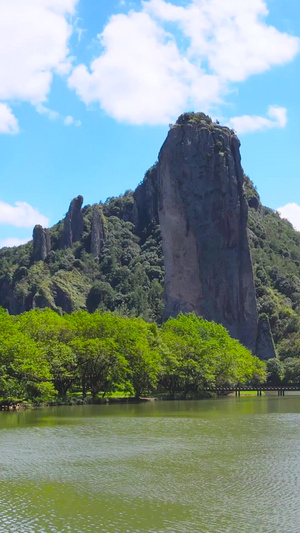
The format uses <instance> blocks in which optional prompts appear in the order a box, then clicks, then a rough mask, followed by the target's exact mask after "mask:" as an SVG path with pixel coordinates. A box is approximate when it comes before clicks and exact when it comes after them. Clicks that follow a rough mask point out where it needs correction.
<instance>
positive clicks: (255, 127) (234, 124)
mask: <svg viewBox="0 0 300 533" xmlns="http://www.w3.org/2000/svg"><path fill="white" fill-rule="evenodd" d="M268 117H269V118H267V117H260V116H257V115H242V116H241V117H233V118H231V119H230V120H229V122H228V123H227V126H229V128H233V129H234V130H235V131H236V132H237V133H239V134H243V133H252V132H254V131H263V130H268V129H270V128H284V127H285V126H286V124H287V110H286V108H285V107H278V106H270V107H269V109H268Z"/></svg>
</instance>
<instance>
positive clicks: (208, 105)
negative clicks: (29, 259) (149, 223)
mask: <svg viewBox="0 0 300 533" xmlns="http://www.w3.org/2000/svg"><path fill="white" fill-rule="evenodd" d="M299 77H300V3H299V0H243V1H241V0H226V2H225V1H224V0H170V1H168V2H167V1H164V0H145V1H141V0H135V1H129V0H26V2H24V0H0V79H1V84H0V143H1V152H0V175H1V193H0V246H4V245H14V244H17V243H21V242H24V241H26V240H29V239H30V238H31V235H32V229H33V226H34V225H35V224H37V223H40V224H42V225H43V226H51V225H53V224H54V223H56V222H57V221H58V220H60V219H61V218H62V217H63V216H64V214H65V213H66V211H67V209H68V206H69V203H70V201H71V199H72V198H73V197H75V196H77V195H78V194H81V195H83V197H84V201H85V203H86V204H87V203H95V202H98V201H100V200H102V201H105V199H106V198H107V197H109V196H114V195H118V194H121V193H123V192H124V191H125V190H126V189H134V188H135V187H136V186H137V184H138V183H139V182H140V181H141V180H142V179H143V176H144V174H145V172H146V170H147V169H148V168H149V167H150V166H151V165H152V164H153V163H155V161H156V159H157V155H158V152H159V149H160V146H161V144H162V143H163V141H164V139H165V137H166V135H167V132H168V125H169V123H172V122H174V121H175V120H176V118H177V116H178V115H179V114H180V113H182V112H184V111H191V110H194V111H204V112H207V113H208V114H210V115H211V116H212V117H213V118H214V119H218V120H219V121H220V122H221V124H228V125H230V126H231V127H233V128H234V129H235V130H236V131H237V132H238V134H239V137H240V139H241V143H242V145H241V154H242V164H243V167H244V170H245V172H246V174H248V175H249V176H250V178H251V179H252V180H253V182H254V184H255V185H256V186H257V189H258V191H259V193H260V195H261V199H262V202H263V203H264V204H265V205H268V206H269V207H272V208H273V209H279V210H280V212H281V213H282V215H283V216H285V217H286V218H289V219H290V220H291V221H292V223H293V224H294V226H295V227H297V228H298V229H299V230H300V207H299V204H300V185H299V174H300V171H299V163H298V152H299V116H300V98H299V89H300V81H299Z"/></svg>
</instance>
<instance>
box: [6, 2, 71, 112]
mask: <svg viewBox="0 0 300 533" xmlns="http://www.w3.org/2000/svg"><path fill="white" fill-rule="evenodd" d="M77 2H78V0H26V1H24V0H0V79H1V84H0V100H5V101H9V100H12V99H13V100H22V101H28V102H31V103H32V104H34V105H36V104H38V103H41V102H44V101H45V100H46V97H47V94H48V93H49V90H50V86H51V81H52V75H53V73H54V72H57V73H59V74H66V73H68V72H69V70H70V68H71V59H70V57H69V49H68V39H69V37H70V35H71V33H72V26H71V24H70V23H69V22H68V20H67V19H68V17H69V16H70V15H72V14H73V13H74V10H75V6H76V4H77Z"/></svg>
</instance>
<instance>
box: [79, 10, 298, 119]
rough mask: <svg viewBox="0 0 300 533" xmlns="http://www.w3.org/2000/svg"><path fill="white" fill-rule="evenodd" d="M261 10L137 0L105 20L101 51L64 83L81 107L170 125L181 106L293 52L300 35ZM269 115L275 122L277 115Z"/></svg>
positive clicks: (200, 104)
mask: <svg viewBox="0 0 300 533" xmlns="http://www.w3.org/2000/svg"><path fill="white" fill-rule="evenodd" d="M267 14H268V11H267V7H266V3H265V1H263V0H243V1H241V0H226V2H225V1H224V0H190V2H189V3H188V4H187V5H186V6H185V7H183V6H177V5H175V4H172V3H171V2H165V1H164V0H148V1H143V2H142V9H141V10H140V11H137V10H133V9H132V10H130V11H129V13H128V14H127V15H125V14H119V15H114V16H112V17H111V19H110V20H109V22H108V24H107V26H106V27H105V28H104V30H103V32H102V34H101V35H99V39H100V42H101V44H102V47H103V50H102V53H101V55H99V57H97V58H96V59H95V60H94V61H93V62H92V63H91V65H90V68H87V66H86V65H84V64H80V65H78V66H77V67H76V68H75V69H74V70H73V72H72V74H71V76H70V78H69V86H70V87H71V88H73V89H75V90H76V92H77V94H78V95H79V96H80V98H81V99H82V100H83V101H84V102H85V103H86V104H90V103H92V102H98V103H99V104H100V106H101V107H102V108H103V109H104V110H105V111H106V112H107V113H108V114H109V115H111V116H113V117H114V118H115V119H117V120H121V121H127V122H130V123H133V124H142V123H148V124H157V123H166V122H170V121H172V120H173V119H174V118H175V117H176V116H177V115H178V113H180V112H182V110H184V109H192V108H194V109H195V108H196V109H201V110H204V111H207V110H209V108H210V107H211V106H212V105H213V104H216V103H218V102H219V101H220V100H221V95H222V96H224V94H226V91H228V90H229V89H230V88H231V84H232V83H236V82H242V81H244V80H246V79H247V78H248V77H249V76H250V75H253V74H258V73H261V72H265V71H266V70H268V69H270V68H272V67H273V66H275V65H282V64H285V63H287V62H288V61H291V60H292V59H293V58H294V57H295V56H296V54H297V53H298V52H299V48H300V40H299V39H298V38H297V37H294V36H290V35H288V34H285V33H281V32H279V31H278V30H277V29H276V28H274V27H273V26H270V25H267V23H265V22H264V20H263V19H264V17H266V15H267ZM170 23H172V24H171V25H170ZM170 28H172V34H170V31H171V30H170ZM272 109H277V110H278V109H280V108H272ZM272 112H273V111H272V110H270V111H269V113H272ZM275 112H276V113H277V111H275ZM269 116H270V119H266V120H271V122H272V123H273V122H276V124H278V125H280V123H281V122H283V120H284V117H283V115H282V116H279V115H278V114H277V115H275V114H273V115H271V114H270V115H269ZM261 118H263V117H261Z"/></svg>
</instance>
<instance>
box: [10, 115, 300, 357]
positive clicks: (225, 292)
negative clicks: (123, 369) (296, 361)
mask: <svg viewBox="0 0 300 533" xmlns="http://www.w3.org/2000/svg"><path fill="white" fill-rule="evenodd" d="M82 204H83V198H82V197H81V196H78V197H77V198H75V199H74V200H72V202H71V204H70V207H69V210H68V212H67V214H66V216H65V218H64V219H63V220H62V221H60V222H58V224H56V225H55V226H53V227H52V228H50V229H44V228H42V227H41V226H36V227H35V228H34V232H33V240H32V241H31V242H30V243H28V244H26V245H23V246H19V247H16V248H12V249H11V248H9V249H8V248H4V249H2V250H0V305H1V306H3V307H4V308H6V309H8V311H9V313H10V314H19V313H22V312H24V311H27V310H29V309H31V308H36V307H50V308H52V309H53V310H55V311H57V312H58V313H63V312H66V313H70V312H72V311H75V310H77V309H80V308H82V309H88V311H90V312H93V311H94V310H95V309H97V308H100V309H102V310H111V311H116V312H118V313H120V314H122V315H129V316H130V315H133V316H142V317H143V318H145V319H146V320H152V321H158V322H161V321H162V320H163V319H165V318H166V317H168V316H175V315H177V313H178V312H179V311H183V312H188V311H195V313H196V314H199V315H202V316H204V318H206V319H208V320H215V321H216V322H220V323H222V324H223V325H225V327H226V328H227V329H228V330H229V332H230V334H231V335H232V336H233V337H235V338H238V339H239V340H240V341H241V342H242V343H244V344H245V345H246V346H247V347H249V348H250V349H252V351H253V352H255V353H257V354H258V355H260V356H261V357H265V358H268V357H273V356H274V353H275V352H274V346H273V340H272V335H271V333H270V327H271V331H272V334H273V338H274V341H275V344H276V347H277V350H278V351H279V354H281V355H282V357H287V356H288V355H290V354H292V355H293V354H294V355H297V354H299V356H300V316H299V315H300V274H299V265H300V234H299V233H298V232H296V231H295V230H294V229H293V227H292V225H291V224H290V223H289V222H287V221H286V220H282V219H281V218H280V217H279V215H278V214H277V213H275V212H273V211H272V210H270V209H268V208H266V207H263V206H262V205H261V202H260V199H259V195H258V193H257V191H256V189H255V187H254V186H253V184H252V182H251V181H250V179H249V178H248V177H247V176H245V175H244V173H243V170H242V167H241V164H240V154H239V140H238V138H237V137H236V135H235V133H234V132H233V131H232V130H230V129H229V128H226V127H222V126H220V125H219V124H218V123H214V122H212V120H211V119H210V118H209V117H207V116H206V115H204V114H203V113H185V114H183V115H181V116H180V117H179V119H178V120H177V122H176V124H175V125H173V126H171V127H170V131H169V134H168V137H167V139H166V141H165V143H164V145H163V147H162V149H161V151H160V154H159V159H158V162H157V163H156V165H154V166H153V167H152V168H151V169H150V170H149V171H148V172H147V173H146V175H145V178H144V180H143V182H142V183H141V184H140V185H139V186H138V187H137V189H136V191H134V192H132V191H127V192H126V193H125V194H124V195H121V196H119V197H118V198H109V199H108V200H107V201H106V202H105V203H100V204H95V205H93V206H85V207H83V208H82ZM297 350H298V351H297Z"/></svg>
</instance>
